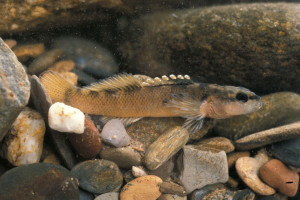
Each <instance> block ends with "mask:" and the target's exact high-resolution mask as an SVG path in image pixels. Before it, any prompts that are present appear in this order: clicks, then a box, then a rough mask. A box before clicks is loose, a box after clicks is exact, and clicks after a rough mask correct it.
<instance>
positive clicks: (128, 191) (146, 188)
mask: <svg viewBox="0 0 300 200" xmlns="http://www.w3.org/2000/svg"><path fill="white" fill-rule="evenodd" d="M162 182H163V181H162V180H161V178H159V177H158V176H154V175H147V176H142V177H139V178H136V179H134V180H132V181H130V182H129V183H127V184H126V185H125V186H124V187H123V188H122V191H121V193H120V200H156V199H157V198H158V197H159V196H160V195H161V192H160V191H159V187H160V184H161V183H162Z"/></svg>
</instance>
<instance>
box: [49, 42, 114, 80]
mask: <svg viewBox="0 0 300 200" xmlns="http://www.w3.org/2000/svg"><path fill="white" fill-rule="evenodd" d="M53 46H54V47H56V48H60V49H62V50H64V52H65V58H67V59H71V60H73V61H74V62H75V65H76V66H77V67H78V68H80V69H82V70H83V71H85V72H87V73H90V74H92V75H94V76H97V77H108V76H111V75H113V74H115V73H116V72H117V71H118V66H117V63H116V61H115V58H114V57H113V55H112V54H111V53H110V52H109V51H108V50H107V49H105V48H104V47H102V46H100V45H99V44H97V43H96V42H93V41H89V40H86V39H83V38H72V37H62V38H58V39H57V40H55V41H54V44H53Z"/></svg>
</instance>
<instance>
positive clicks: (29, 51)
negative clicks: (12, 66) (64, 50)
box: [13, 43, 45, 62]
mask: <svg viewBox="0 0 300 200" xmlns="http://www.w3.org/2000/svg"><path fill="white" fill-rule="evenodd" d="M13 51H14V53H15V54H16V56H17V58H18V60H19V61H20V62H26V61H27V60H28V59H29V58H36V57H37V56H39V55H41V54H42V53H43V52H44V51H45V45H44V44H43V43H37V44H20V45H18V46H16V47H15V48H13Z"/></svg>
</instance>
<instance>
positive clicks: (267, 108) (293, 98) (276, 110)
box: [213, 92, 300, 140]
mask: <svg viewBox="0 0 300 200" xmlns="http://www.w3.org/2000/svg"><path fill="white" fill-rule="evenodd" d="M262 102H263V107H262V108H261V109H260V110H258V111H257V112H255V113H251V114H248V115H243V116H237V117H232V118H228V119H224V120H218V121H217V124H216V126H215V127H214V129H213V131H214V132H216V133H217V134H218V135H221V136H224V137H227V138H231V139H233V140H237V139H239V138H241V137H244V136H247V135H250V134H252V133H256V132H259V131H263V130H266V129H270V128H273V127H276V126H280V125H284V124H287V123H291V122H295V121H298V120H300V95H298V94H296V93H291V92H278V93H273V94H269V95H266V96H263V97H262Z"/></svg>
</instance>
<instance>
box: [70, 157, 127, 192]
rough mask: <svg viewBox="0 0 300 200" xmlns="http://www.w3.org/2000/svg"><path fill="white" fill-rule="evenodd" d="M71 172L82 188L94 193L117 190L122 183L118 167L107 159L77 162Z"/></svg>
mask: <svg viewBox="0 0 300 200" xmlns="http://www.w3.org/2000/svg"><path fill="white" fill-rule="evenodd" d="M72 173H73V174H74V176H75V177H76V178H77V179H78V180H79V186H80V187H81V188H82V189H84V190H86V191H89V192H92V193H95V194H103V193H107V192H114V191H117V190H118V189H120V187H121V185H122V183H123V176H122V174H121V172H120V169H119V168H118V166H117V165H116V164H115V163H113V162H111V161H108V160H87V161H84V162H82V163H79V164H77V165H76V166H75V167H74V168H73V169H72Z"/></svg>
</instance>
